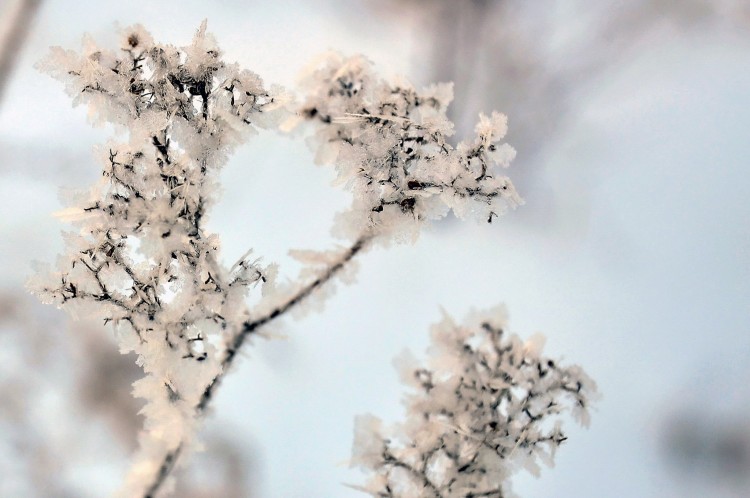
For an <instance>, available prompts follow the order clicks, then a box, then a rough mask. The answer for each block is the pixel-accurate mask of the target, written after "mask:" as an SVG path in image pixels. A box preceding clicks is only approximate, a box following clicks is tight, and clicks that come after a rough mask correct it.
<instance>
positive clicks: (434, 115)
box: [30, 23, 521, 497]
mask: <svg viewBox="0 0 750 498" xmlns="http://www.w3.org/2000/svg"><path fill="white" fill-rule="evenodd" d="M41 68H42V69H43V70H45V71H47V72H49V73H50V74H52V76H54V77H55V78H57V79H59V80H61V81H63V82H64V83H65V85H66V89H67V91H68V93H69V94H70V95H71V96H72V97H73V99H74V104H86V105H87V106H88V109H89V112H90V115H91V117H92V119H93V120H94V121H95V122H96V123H110V124H113V125H115V128H116V129H118V130H121V131H123V132H124V133H121V137H123V136H124V138H122V139H121V140H120V141H118V142H115V141H112V142H110V143H108V144H107V145H106V146H104V147H102V148H100V149H99V157H100V161H101V163H102V165H103V167H102V176H101V179H100V181H99V182H98V183H96V184H95V185H94V186H92V187H91V188H90V189H89V190H88V191H86V192H80V193H79V194H77V197H76V198H75V199H74V205H73V206H72V207H70V208H67V209H65V210H64V211H62V212H61V213H60V216H61V217H62V218H63V219H65V220H67V221H69V222H71V223H73V225H74V226H75V228H76V231H74V232H71V233H67V234H66V235H65V240H66V252H65V254H63V255H62V256H61V257H60V259H59V261H58V264H57V271H56V272H53V271H50V270H46V271H43V272H41V274H40V276H38V277H37V278H35V279H34V281H32V282H31V283H30V287H31V288H32V290H33V291H34V292H35V293H36V294H37V295H39V296H40V298H41V299H42V300H44V301H45V302H48V303H54V304H55V305H57V306H59V307H62V308H64V309H65V310H66V311H68V312H70V313H71V314H72V315H87V316H90V317H98V318H99V319H101V320H102V321H103V322H104V323H105V324H107V323H108V324H111V325H112V326H113V327H114V330H115V333H116V336H117V337H118V340H119V344H120V351H121V352H123V353H128V352H134V353H135V354H136V355H137V363H138V365H140V366H141V367H142V368H143V371H144V373H145V376H144V377H143V378H142V379H141V380H139V381H137V382H136V383H135V384H134V395H135V396H137V397H139V398H142V399H144V400H145V402H146V403H145V406H144V408H143V410H142V413H143V414H144V415H145V430H144V431H143V432H142V435H141V437H140V441H139V442H140V449H139V450H138V453H137V455H136V457H135V462H134V464H133V466H132V468H131V471H130V474H129V476H128V478H127V480H126V484H125V486H124V488H123V489H122V490H121V493H120V495H121V496H146V497H152V496H157V495H158V496H164V495H165V494H166V493H168V492H169V490H170V489H171V488H172V487H173V482H172V481H173V479H172V477H171V474H172V470H173V469H174V467H175V466H176V465H177V464H178V462H180V461H182V460H184V459H185V458H184V456H185V454H186V453H188V452H189V451H190V450H191V449H192V448H193V447H194V445H193V444H192V443H193V442H194V436H195V433H196V429H197V426H198V424H199V422H200V419H201V417H202V415H203V414H204V413H205V411H206V409H207V408H208V407H209V405H210V403H211V401H212V399H213V396H214V393H215V390H216V388H217V386H218V385H219V384H220V382H221V380H222V379H223V376H224V375H225V374H226V372H227V371H228V369H229V368H230V367H231V366H232V365H233V362H234V361H235V359H236V358H237V353H238V352H239V351H240V350H241V348H242V346H243V345H244V344H245V343H246V342H247V341H248V339H249V338H250V337H252V336H254V335H257V334H258V333H259V332H260V331H262V330H263V329H264V328H265V327H267V326H268V325H269V324H271V323H272V322H274V321H275V320H277V319H279V318H280V317H283V316H285V315H286V314H287V313H288V312H292V311H295V310H298V309H300V308H301V305H302V304H303V303H306V302H307V301H310V300H311V299H318V300H320V299H321V298H322V297H323V293H322V292H321V291H322V290H326V289H330V288H331V282H332V280H334V277H340V276H342V275H345V274H346V270H347V269H348V268H349V267H350V266H351V262H352V260H353V259H354V258H355V256H357V255H358V254H359V253H361V252H362V251H363V250H364V249H366V248H367V247H369V246H370V245H372V243H373V242H375V241H383V242H387V241H389V240H403V239H409V238H411V239H413V238H414V237H415V236H416V235H417V234H418V229H419V227H420V226H421V225H423V224H424V222H426V221H429V220H433V219H438V218H440V217H442V216H445V215H446V214H447V213H448V212H449V210H453V212H454V213H455V214H456V215H457V216H459V217H464V216H465V215H468V214H476V216H477V217H478V218H480V219H481V220H484V221H488V222H491V221H492V220H493V218H494V217H495V216H497V215H499V214H501V213H502V212H503V211H504V210H506V208H507V207H515V206H516V205H517V204H519V203H520V202H521V201H520V198H519V197H518V195H517V194H516V193H515V190H514V188H513V185H512V183H511V182H510V180H509V179H507V178H505V177H500V176H495V173H494V166H495V165H496V164H500V165H502V166H507V165H508V163H509V162H510V160H511V159H512V157H513V155H514V154H515V152H514V151H513V149H512V148H511V147H510V146H508V145H505V144H501V143H500V142H501V140H502V138H503V136H504V135H505V132H506V119H505V117H504V116H503V115H501V114H498V113H492V114H491V115H490V116H489V117H488V116H484V115H480V120H479V124H478V125H477V127H476V133H477V136H476V138H474V139H472V140H469V141H465V142H461V143H460V144H458V146H457V147H455V148H454V147H452V146H451V145H450V144H449V143H448V141H447V138H448V137H449V136H450V135H451V133H452V129H453V125H452V124H451V122H450V121H449V120H448V119H447V118H446V115H445V112H446V108H447V105H448V103H449V102H450V100H451V87H450V86H449V85H437V86H432V87H429V88H427V89H425V90H422V91H417V90H416V89H414V88H413V87H412V86H410V85H409V84H408V83H406V82H398V83H396V84H389V83H387V82H384V81H382V80H380V79H378V78H377V77H376V76H375V75H374V74H373V72H372V69H371V67H370V65H369V63H367V62H366V61H365V60H364V59H363V58H361V57H354V58H349V59H346V58H342V57H339V56H330V57H328V58H327V59H326V60H325V61H324V62H323V63H322V64H319V65H317V66H316V67H315V68H314V70H313V71H312V74H311V76H310V77H309V78H308V80H307V84H306V85H307V86H306V90H307V95H306V96H305V97H304V98H302V99H301V101H302V104H300V105H299V106H295V104H294V103H293V101H292V99H291V98H290V97H289V96H288V95H287V94H286V93H285V92H284V91H283V90H282V89H280V88H277V87H271V88H270V89H267V88H266V87H265V86H264V85H263V82H262V80H261V79H260V78H259V77H258V76H257V75H256V74H254V73H252V72H250V71H247V70H243V69H240V68H239V67H238V65H237V64H229V63H226V62H224V61H222V59H221V51H220V50H219V48H218V46H217V44H216V41H215V40H214V38H213V37H212V36H211V35H209V34H207V33H206V24H205V23H204V24H203V25H202V26H201V27H200V29H199V30H198V31H197V33H196V35H195V37H194V38H193V41H192V43H191V44H190V45H187V46H185V47H175V46H172V45H167V44H159V43H156V42H154V40H153V38H152V37H151V35H150V34H149V33H148V32H147V31H146V30H144V29H143V28H142V27H141V26H138V25H137V26H133V27H131V28H127V29H126V30H125V31H124V33H123V36H122V40H121V46H120V47H119V49H118V50H116V51H112V50H107V49H103V48H100V47H98V46H97V45H96V44H95V43H94V42H93V41H92V40H90V39H88V38H87V39H85V42H84V46H83V50H82V52H81V53H76V52H74V51H66V50H63V49H61V48H53V49H52V52H51V53H50V55H49V57H48V58H47V59H46V60H45V61H43V62H42V63H41ZM282 123H283V126H280V128H281V129H284V130H289V129H291V128H295V127H299V126H303V125H305V123H312V124H313V128H314V130H315V132H314V133H315V135H314V137H311V142H312V143H313V144H314V145H315V146H316V147H317V153H316V156H317V159H318V161H319V162H322V163H332V164H335V166H336V168H337V170H338V173H339V174H338V179H339V183H341V184H344V185H346V186H347V187H348V188H349V189H350V190H351V191H352V193H353V202H352V207H351V209H349V210H348V211H347V212H346V213H343V214H342V215H341V216H340V217H339V220H338V221H337V223H336V224H335V231H337V233H338V234H339V235H340V236H341V237H342V238H344V239H348V241H349V242H348V243H347V245H346V246H344V247H340V248H336V249H333V250H331V251H328V252H322V253H313V252H310V251H298V252H296V253H295V254H296V255H297V256H298V257H299V259H300V260H301V261H303V263H305V264H306V266H305V267H304V268H303V270H302V272H301V273H300V276H299V277H298V278H297V279H296V280H291V281H284V282H281V281H277V280H278V279H276V278H274V277H275V274H276V267H275V265H268V266H262V265H260V264H259V262H258V261H259V260H251V259H250V258H249V254H250V253H248V255H246V256H245V257H243V258H241V259H240V260H239V261H237V262H236V263H235V264H234V265H233V266H232V267H230V268H227V267H224V266H223V265H222V264H221V263H220V252H219V251H220V242H219V238H218V236H217V235H216V234H212V233H209V232H207V231H206V228H205V219H206V216H207V214H208V213H209V211H210V208H211V206H212V205H213V203H214V202H215V201H216V192H217V186H216V178H217V173H218V170H219V169H220V168H221V167H222V166H223V165H224V164H225V163H226V162H227V160H228V157H229V155H230V154H231V153H232V151H233V150H234V149H235V148H236V147H237V146H238V145H239V144H241V143H242V142H244V141H245V140H246V139H247V138H248V137H249V136H251V135H253V134H255V133H256V132H257V130H258V129H259V128H279V126H278V125H280V124H282ZM254 289H258V293H259V295H258V296H256V301H257V304H255V305H254V306H252V307H250V306H249V305H248V304H247V303H248V294H249V292H250V291H252V290H254Z"/></svg>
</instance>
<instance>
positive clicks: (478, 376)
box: [351, 307, 596, 498]
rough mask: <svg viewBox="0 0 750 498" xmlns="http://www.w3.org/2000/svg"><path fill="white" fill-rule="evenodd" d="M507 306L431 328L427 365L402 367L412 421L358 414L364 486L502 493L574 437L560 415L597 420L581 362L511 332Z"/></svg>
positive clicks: (409, 491) (386, 490)
mask: <svg viewBox="0 0 750 498" xmlns="http://www.w3.org/2000/svg"><path fill="white" fill-rule="evenodd" d="M505 326H506V313H505V309H504V308H503V307H498V308H496V309H494V310H490V311H488V312H486V313H474V314H472V315H471V316H470V317H469V318H468V319H467V320H466V322H465V323H464V324H463V325H459V324H456V323H455V322H454V321H453V320H452V319H450V318H449V317H446V318H445V319H443V321H442V322H440V323H439V324H437V325H435V326H434V327H433V329H432V339H433V347H432V348H431V350H430V357H429V361H428V364H427V366H425V367H421V366H419V365H417V364H416V361H415V360H414V359H413V358H411V356H410V355H408V354H406V355H404V356H403V357H402V358H401V359H400V360H399V362H398V363H397V365H398V366H399V370H400V373H401V377H402V379H403V380H404V382H406V383H407V384H408V385H409V386H410V387H411V388H412V389H413V392H412V393H411V394H409V396H407V397H406V400H405V404H406V409H407V421H406V422H405V423H403V424H401V425H398V426H396V427H393V428H391V429H390V430H384V429H383V427H382V422H381V421H380V420H379V419H377V418H376V417H373V416H369V415H368V416H363V417H359V418H358V419H357V420H356V424H355V438H354V449H353V456H352V462H351V463H352V465H356V466H359V467H362V468H364V469H366V470H367V471H369V472H370V473H372V478H371V479H370V480H369V482H368V483H367V484H366V485H365V486H362V487H359V488H358V489H361V490H363V491H366V492H368V493H369V494H371V495H373V496H389V497H404V498H406V497H409V498H413V497H424V498H438V497H443V498H448V497H455V498H458V497H467V496H469V497H479V496H487V497H495V498H497V497H503V496H507V493H508V490H509V483H508V482H507V478H508V476H509V475H510V473H511V472H512V471H513V470H514V469H515V468H516V467H518V466H519V465H520V466H524V467H525V468H527V469H528V470H529V471H531V472H533V473H536V472H538V465H537V460H541V461H542V462H545V463H546V464H548V465H551V464H552V457H553V456H554V453H555V450H556V449H557V447H558V446H559V445H560V444H561V443H562V442H563V441H565V439H566V437H565V435H564V434H563V432H562V429H561V426H560V422H559V420H557V419H558V415H560V414H561V413H562V412H563V411H566V410H569V411H572V413H573V416H574V418H575V419H576V420H577V421H578V422H579V423H581V424H582V425H587V424H588V412H587V409H588V406H589V402H590V400H591V399H592V398H593V397H595V396H596V385H595V384H594V382H593V381H592V380H591V379H590V378H589V377H588V376H587V375H586V374H585V373H584V372H583V371H582V370H581V368H580V367H578V366H566V367H563V366H561V365H559V364H558V363H557V362H555V361H553V360H551V359H549V358H545V357H542V356H541V355H540V353H541V346H542V342H541V341H540V340H539V338H538V337H537V338H535V340H532V341H531V342H527V343H524V342H522V341H521V339H519V338H518V336H516V335H508V334H507V333H506V332H505V331H504V329H505Z"/></svg>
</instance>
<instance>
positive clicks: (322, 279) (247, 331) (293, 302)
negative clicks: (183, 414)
mask: <svg viewBox="0 0 750 498" xmlns="http://www.w3.org/2000/svg"><path fill="white" fill-rule="evenodd" d="M371 240H372V235H370V234H367V235H362V236H361V237H360V238H359V239H357V241H356V242H354V244H352V246H351V247H349V249H347V250H346V252H345V253H344V254H343V255H342V257H341V258H340V259H339V260H338V261H336V262H335V263H333V264H332V265H331V266H329V267H328V268H327V269H326V270H325V271H323V272H322V273H321V274H320V275H319V276H318V277H317V278H316V279H315V280H313V281H312V282H310V283H309V284H307V285H305V286H304V287H302V288H301V289H299V291H298V292H297V293H296V294H294V295H293V296H291V297H289V298H288V299H287V300H285V301H284V302H283V303H282V304H280V305H278V306H276V307H275V308H273V309H272V310H271V311H269V312H267V313H266V314H264V315H262V316H260V317H258V318H256V319H253V320H249V321H247V322H245V323H243V324H242V328H241V329H240V331H239V332H238V333H237V335H235V336H234V338H233V340H232V341H231V343H230V344H229V347H227V349H226V351H225V352H224V357H223V358H222V360H221V367H222V369H221V372H220V373H218V374H217V375H216V376H215V377H214V378H213V379H211V382H209V384H208V386H206V389H205V390H204V391H203V395H202V396H201V399H200V401H199V402H198V404H197V405H196V406H195V411H196V414H197V415H198V416H200V415H202V414H203V413H205V411H206V408H208V405H209V404H210V402H211V400H212V399H213V396H214V391H215V390H216V388H217V387H218V386H219V384H220V383H221V381H222V380H223V379H224V375H226V372H227V371H228V370H229V367H231V366H232V363H233V362H234V359H235V358H236V357H237V351H239V349H240V348H241V347H242V345H243V344H244V343H245V341H246V340H247V338H248V337H249V336H250V335H252V334H254V333H256V332H257V331H258V330H259V329H260V328H261V327H262V326H263V325H266V324H268V323H270V322H272V321H274V320H276V319H277V318H279V317H281V316H283V315H284V314H286V313H287V312H288V311H290V310H292V309H293V308H295V307H296V306H297V305H299V304H301V303H302V302H303V301H305V299H307V298H308V297H310V295H312V293H313V292H315V291H316V290H317V289H319V288H320V287H322V286H323V285H325V284H326V283H327V282H329V281H330V280H331V279H332V278H333V277H334V276H336V274H338V273H339V272H341V270H342V269H343V268H344V267H345V266H346V265H347V264H348V263H349V262H350V261H351V260H352V259H353V258H354V257H355V256H356V255H357V254H358V253H359V252H361V251H362V249H364V248H365V246H367V244H368V243H369V242H370V241H371ZM181 450H182V444H180V445H179V446H178V447H177V448H176V449H174V450H172V451H170V452H169V453H167V454H166V455H165V456H164V459H163V460H162V463H161V466H160V467H159V472H158V473H157V475H156V476H155V477H154V482H153V483H152V484H151V485H150V486H149V487H148V488H147V489H148V490H147V491H146V494H145V495H144V498H153V497H154V496H155V494H156V492H157V491H158V490H159V488H160V487H161V486H162V484H164V481H165V480H166V479H167V477H168V476H169V474H170V473H171V471H172V469H173V468H174V467H175V463H176V462H177V458H178V457H179V455H180V452H181Z"/></svg>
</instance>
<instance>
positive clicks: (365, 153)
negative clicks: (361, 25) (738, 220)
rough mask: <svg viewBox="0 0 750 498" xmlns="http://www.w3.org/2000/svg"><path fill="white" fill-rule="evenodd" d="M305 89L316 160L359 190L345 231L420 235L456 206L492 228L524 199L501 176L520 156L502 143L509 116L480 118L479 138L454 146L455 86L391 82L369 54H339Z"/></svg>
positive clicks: (462, 213)
mask: <svg viewBox="0 0 750 498" xmlns="http://www.w3.org/2000/svg"><path fill="white" fill-rule="evenodd" d="M306 84H307V85H308V87H309V91H308V95H307V98H306V100H305V102H304V104H303V106H302V111H301V113H302V115H303V116H304V117H305V118H306V119H308V120H311V121H314V122H316V123H317V124H318V131H317V135H316V138H317V140H316V142H317V147H318V152H317V159H318V161H319V162H321V163H333V164H335V166H336V168H337V171H338V182H339V183H340V184H344V185H346V186H347V188H349V189H350V190H351V191H352V192H353V194H354V199H353V205H352V209H351V210H350V212H348V213H346V214H345V215H344V216H343V219H344V220H345V223H344V224H343V226H341V227H339V230H340V233H341V234H343V235H346V236H356V235H357V234H360V233H362V232H363V231H366V230H374V232H375V233H377V234H379V235H386V236H396V237H397V238H402V239H404V238H405V239H413V238H414V237H416V235H417V234H418V230H419V225H420V224H421V222H423V221H426V220H434V219H439V218H442V217H443V216H445V215H446V214H447V212H448V211H449V210H451V209H452V210H453V211H454V213H455V214H456V215H457V216H458V217H465V216H467V215H470V214H471V215H473V216H475V217H477V218H478V219H481V220H484V221H488V222H491V221H492V219H493V218H494V217H495V216H498V215H500V214H502V213H503V212H504V211H505V210H506V209H507V208H508V207H515V206H517V205H518V204H520V203H521V202H522V201H521V198H520V197H519V196H518V194H517V193H516V191H515V188H514V187H513V184H512V183H511V181H510V179H508V178H507V177H504V176H496V175H495V173H494V171H493V169H494V168H493V166H494V165H495V164H499V165H501V166H508V164H509V163H510V161H511V160H512V159H513V157H514V156H515V151H514V150H513V148H512V147H510V146H509V145H507V144H498V143H497V142H499V141H500V140H501V139H502V138H503V137H504V136H505V132H506V130H507V120H506V118H505V116H504V115H502V114H499V113H496V112H493V113H492V115H491V116H490V117H487V116H485V115H480V121H479V124H478V125H477V128H476V132H477V136H476V137H475V138H474V139H473V140H469V141H464V142H461V143H459V144H458V146H457V147H456V148H453V147H452V146H451V145H450V144H449V143H448V141H447V139H448V137H450V136H451V135H452V134H453V123H451V122H450V120H449V119H448V118H447V116H446V114H445V113H446V109H447V107H448V104H449V103H450V101H451V100H452V98H453V92H452V87H451V85H446V84H443V85H433V86H430V87H428V88H426V89H424V90H422V91H418V90H416V89H415V88H414V87H412V86H411V85H410V84H409V83H408V82H406V81H399V82H397V83H394V84H391V83H388V82H385V81H383V80H380V79H378V78H377V76H376V75H375V74H374V73H373V71H372V68H371V66H370V63H369V62H368V61H367V60H365V59H364V58H362V57H351V58H348V59H346V58H343V57H341V56H338V55H331V56H330V57H329V58H328V59H327V60H326V61H325V62H324V63H322V64H320V65H319V66H318V67H316V68H314V70H313V71H311V74H310V75H309V77H308V79H307V82H306Z"/></svg>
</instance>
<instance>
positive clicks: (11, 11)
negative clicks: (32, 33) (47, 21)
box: [0, 0, 42, 103]
mask: <svg viewBox="0 0 750 498" xmlns="http://www.w3.org/2000/svg"><path fill="white" fill-rule="evenodd" d="M41 3H42V0H11V1H10V2H8V3H7V4H6V5H5V6H4V8H3V9H2V12H1V14H2V17H1V18H2V21H1V22H0V103H1V102H2V100H3V93H4V90H5V87H6V86H7V85H8V81H9V80H10V77H11V75H12V73H13V66H14V65H15V63H16V60H17V59H18V54H19V52H20V50H21V47H22V46H23V44H24V42H25V41H26V36H27V35H28V33H29V30H30V29H31V25H32V23H33V21H34V16H35V15H36V13H37V10H38V9H39V6H40V5H41Z"/></svg>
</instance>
